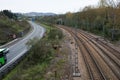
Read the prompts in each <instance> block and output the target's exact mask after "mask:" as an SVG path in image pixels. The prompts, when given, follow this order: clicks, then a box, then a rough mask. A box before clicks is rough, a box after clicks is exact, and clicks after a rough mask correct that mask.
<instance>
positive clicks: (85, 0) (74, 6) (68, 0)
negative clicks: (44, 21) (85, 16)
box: [0, 0, 99, 14]
mask: <svg viewBox="0 0 120 80" xmlns="http://www.w3.org/2000/svg"><path fill="white" fill-rule="evenodd" d="M98 1H99V0H0V10H4V9H8V10H11V11H12V12H22V13H26V12H53V13H58V14H59V13H66V12H69V11H70V12H76V11H79V10H80V9H82V8H83V7H85V6H88V5H97V4H98Z"/></svg>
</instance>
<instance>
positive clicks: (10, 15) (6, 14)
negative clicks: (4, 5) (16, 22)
mask: <svg viewBox="0 0 120 80" xmlns="http://www.w3.org/2000/svg"><path fill="white" fill-rule="evenodd" d="M0 14H1V15H4V16H7V17H8V18H10V19H17V14H16V13H12V12H11V11H10V10H3V11H0Z"/></svg>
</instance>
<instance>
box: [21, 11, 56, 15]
mask: <svg viewBox="0 0 120 80" xmlns="http://www.w3.org/2000/svg"><path fill="white" fill-rule="evenodd" d="M23 15H25V16H55V15H56V14H55V13H38V12H30V13H24V14H23Z"/></svg>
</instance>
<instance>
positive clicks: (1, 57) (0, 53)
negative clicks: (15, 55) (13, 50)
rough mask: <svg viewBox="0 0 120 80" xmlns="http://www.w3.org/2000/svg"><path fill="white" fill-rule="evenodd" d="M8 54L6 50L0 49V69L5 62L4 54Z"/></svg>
mask: <svg viewBox="0 0 120 80" xmlns="http://www.w3.org/2000/svg"><path fill="white" fill-rule="evenodd" d="M7 53H9V49H8V48H2V49H0V67H1V66H3V65H4V64H5V63H6V62H7V57H6V54H7Z"/></svg>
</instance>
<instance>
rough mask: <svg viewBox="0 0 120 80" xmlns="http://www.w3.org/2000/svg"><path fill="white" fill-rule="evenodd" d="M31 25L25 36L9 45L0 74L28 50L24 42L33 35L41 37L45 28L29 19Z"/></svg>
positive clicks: (33, 36)
mask: <svg viewBox="0 0 120 80" xmlns="http://www.w3.org/2000/svg"><path fill="white" fill-rule="evenodd" d="M29 23H30V25H31V27H33V30H32V31H31V32H30V33H29V34H28V35H27V36H25V37H23V38H22V39H21V40H20V41H18V42H17V43H15V44H13V45H11V46H9V47H8V48H9V50H10V52H9V53H8V54H7V63H6V64H5V65H4V66H2V67H1V68H0V75H1V74H2V73H4V72H5V70H6V69H7V68H8V67H10V66H11V65H12V64H13V63H14V62H15V61H16V60H17V59H19V58H20V57H21V56H22V55H24V54H25V52H27V51H28V48H27V45H26V43H27V42H28V41H29V40H30V39H33V38H35V37H37V38H39V39H40V38H42V36H43V34H44V32H45V29H44V28H43V27H42V26H40V25H38V24H36V23H34V22H31V21H29Z"/></svg>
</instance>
